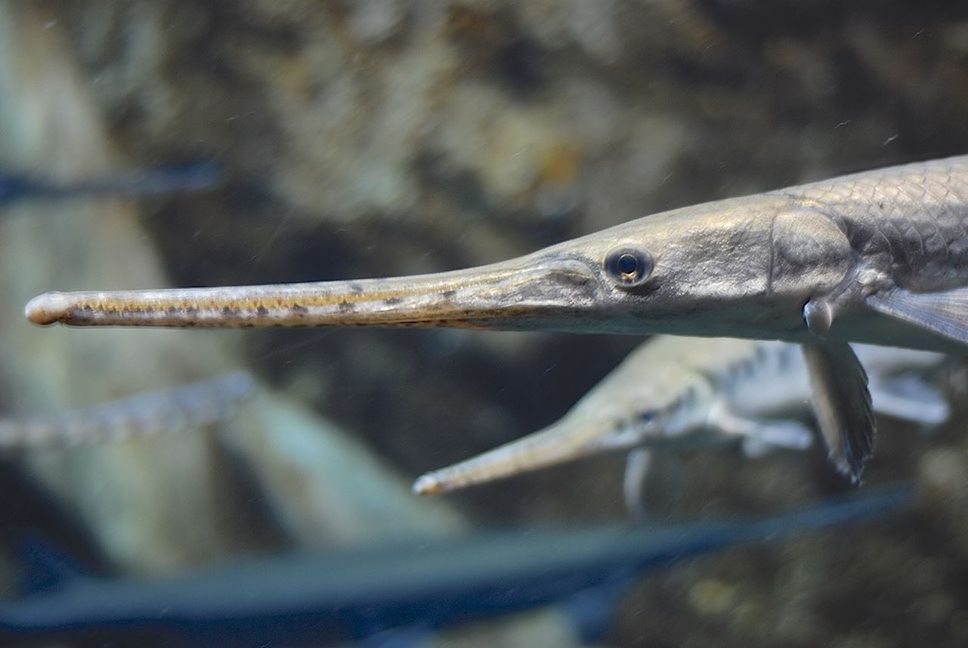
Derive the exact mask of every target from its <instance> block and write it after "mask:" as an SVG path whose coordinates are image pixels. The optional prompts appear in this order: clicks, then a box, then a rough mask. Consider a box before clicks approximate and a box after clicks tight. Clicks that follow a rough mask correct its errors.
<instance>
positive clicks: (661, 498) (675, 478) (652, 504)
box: [622, 448, 685, 522]
mask: <svg viewBox="0 0 968 648" xmlns="http://www.w3.org/2000/svg"><path fill="white" fill-rule="evenodd" d="M683 490H685V467H684V466H683V464H682V461H680V459H679V457H678V456H677V455H676V454H675V453H671V452H662V451H661V450H652V449H649V448H634V449H633V450H631V451H630V452H629V453H628V456H627V457H626V459H625V480H624V482H623V483H622V494H623V495H624V496H625V507H626V510H628V512H629V516H631V517H632V518H633V519H635V520H636V521H638V522H645V521H648V520H649V519H653V518H655V517H656V516H660V517H661V516H662V515H665V514H668V513H669V512H670V511H672V510H673V509H674V508H675V504H676V503H677V502H678V501H679V499H680V497H681V495H682V492H683Z"/></svg>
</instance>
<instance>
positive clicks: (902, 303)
mask: <svg viewBox="0 0 968 648" xmlns="http://www.w3.org/2000/svg"><path fill="white" fill-rule="evenodd" d="M867 304H868V305H869V306H870V307H871V308H873V309H874V310H876V311H877V312H879V313H882V314H884V315H887V316H889V317H893V318H895V319H899V320H901V321H903V322H907V323H909V324H914V325H916V326H920V327H921V328H924V329H927V330H929V331H932V332H934V333H937V334H938V335H941V336H943V337H946V338H948V339H950V340H954V341H955V342H960V343H962V344H968V288H958V289H956V290H948V291H946V292H930V293H913V292H909V291H907V290H902V289H900V288H897V289H894V290H891V291H890V292H886V293H883V294H874V295H871V296H870V297H868V298H867Z"/></svg>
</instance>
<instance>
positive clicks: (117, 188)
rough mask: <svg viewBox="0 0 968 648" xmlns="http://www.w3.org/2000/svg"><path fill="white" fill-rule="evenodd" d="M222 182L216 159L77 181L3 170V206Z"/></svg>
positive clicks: (0, 185)
mask: <svg viewBox="0 0 968 648" xmlns="http://www.w3.org/2000/svg"><path fill="white" fill-rule="evenodd" d="M222 182H223V178H222V174H221V173H220V171H219V169H218V166H217V165H215V163H213V162H194V163H189V164H183V165H172V166H165V167H159V168H156V169H145V170H134V171H116V172H114V173H110V174H106V175H104V176H101V177H94V178H89V179H86V180H75V181H59V180H54V179H51V178H45V177H42V176H37V175H32V174H14V173H3V172H0V207H2V206H4V205H8V204H11V203H14V202H19V201H23V200H30V199H45V200H57V199H68V198H79V197H87V196H151V195H159V194H168V193H175V192H187V191H205V190H208V189H213V188H215V187H218V186H219V185H221V184H222Z"/></svg>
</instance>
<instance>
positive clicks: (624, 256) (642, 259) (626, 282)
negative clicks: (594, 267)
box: [605, 247, 652, 287]
mask: <svg viewBox="0 0 968 648" xmlns="http://www.w3.org/2000/svg"><path fill="white" fill-rule="evenodd" d="M605 270H606V271H607V272H608V274H609V275H610V276H611V277H612V279H614V280H615V281H617V282H619V283H620V284H621V285H622V286H625V287H633V286H638V285H639V284H641V283H643V282H644V281H645V280H646V279H648V278H649V275H650V274H652V257H650V256H649V253H648V252H646V251H645V250H639V249H636V248H631V247H626V248H618V249H616V250H612V251H611V252H609V253H608V255H607V256H606V257H605Z"/></svg>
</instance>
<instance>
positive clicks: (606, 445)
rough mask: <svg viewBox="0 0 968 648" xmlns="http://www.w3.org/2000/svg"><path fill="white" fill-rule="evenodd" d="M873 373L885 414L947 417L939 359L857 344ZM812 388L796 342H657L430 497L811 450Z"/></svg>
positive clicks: (633, 490) (925, 419)
mask: <svg viewBox="0 0 968 648" xmlns="http://www.w3.org/2000/svg"><path fill="white" fill-rule="evenodd" d="M855 350H856V352H857V353H858V355H859V356H860V358H861V360H862V361H864V362H865V364H867V365H868V366H869V367H870V368H871V369H872V371H871V373H870V377H871V392H872V397H873V407H874V409H875V410H876V411H878V412H880V413H883V414H886V415H891V416H895V417H899V418H904V419H908V420H912V421H915V422H917V423H920V424H924V425H937V424H940V423H942V422H943V421H944V420H946V419H947V417H948V413H949V408H948V405H947V403H945V401H944V399H943V398H942V397H941V396H940V395H939V394H938V393H937V392H936V391H934V390H933V389H932V388H931V387H930V386H929V385H928V384H927V383H925V382H923V381H921V380H919V378H918V376H917V375H916V374H917V373H918V372H921V371H924V370H927V369H930V368H932V367H935V366H937V365H938V364H940V363H941V362H942V361H943V360H944V356H943V355H942V354H939V353H934V352H929V351H912V350H907V349H894V348H888V347H880V346H869V345H856V346H855ZM809 398H810V385H809V380H808V377H807V368H806V366H805V364H804V361H803V356H802V355H801V354H800V351H799V349H797V347H796V345H794V344H789V343H784V342H772V341H755V340H740V339H732V338H700V339H688V338H681V337H672V336H660V337H657V338H653V339H651V340H649V341H648V342H646V343H644V344H642V345H641V346H640V347H638V348H637V349H635V350H634V351H633V352H632V353H631V354H630V355H629V356H628V357H627V358H626V359H625V360H624V361H623V362H622V363H621V364H620V365H619V366H618V367H616V368H615V369H614V370H613V371H612V372H611V373H609V374H608V375H607V376H606V377H605V378H603V379H602V381H601V382H599V383H598V384H597V385H596V386H595V387H594V388H593V389H592V390H591V391H589V392H588V393H587V394H586V395H585V396H583V397H582V398H581V400H579V401H578V402H577V403H576V404H575V405H574V407H572V408H571V409H570V410H569V411H568V412H567V413H566V414H565V416H563V417H562V418H561V419H559V420H558V421H556V422H554V423H552V424H551V425H550V426H548V427H547V428H544V429H543V430H540V431H538V432H535V433H533V434H530V435H528V436H525V437H523V438H521V439H518V440H516V441H512V442H510V443H507V444H505V445H503V446H501V447H499V448H495V449H493V450H490V451H488V452H485V453H483V454H481V455H478V456H476V457H473V458H471V459H468V460H466V461H462V462H460V463H458V464H455V465H453V466H449V467H447V468H442V469H440V470H435V471H433V472H431V473H428V474H426V475H424V476H422V477H421V478H420V479H418V480H417V482H416V483H415V484H414V490H415V491H416V492H418V493H421V494H431V493H440V492H445V491H450V490H454V489H457V488H463V487H466V486H470V485H473V484H479V483H484V482H489V481H493V480H496V479H500V478H504V477H508V476H511V475H516V474H520V473H523V472H527V471H531V470H534V469H537V468H541V467H545V466H549V465H553V464H558V463H562V462H565V461H570V460H573V459H577V458H580V457H585V456H589V455H593V454H598V453H602V452H607V451H613V450H631V449H655V448H668V449H681V448H683V447H691V448H696V447H699V448H703V447H709V446H714V445H720V444H724V443H738V442H741V443H743V444H744V445H745V446H746V447H747V448H749V449H750V450H759V449H761V448H765V447H785V448H793V449H803V448H806V447H808V446H809V445H810V444H811V442H812V439H813V431H812V430H811V429H810V427H808V426H807V425H805V424H804V423H803V422H802V419H803V418H804V415H805V414H806V413H807V412H806V410H807V409H808V404H809ZM642 460H643V455H642V454H640V453H638V452H636V453H635V454H633V455H631V456H630V462H629V466H628V470H627V472H626V479H627V482H628V483H627V485H626V493H627V495H629V496H630V499H634V496H635V495H636V494H637V493H638V492H639V488H638V484H639V483H640V481H641V479H642V477H643V475H642V469H641V468H642V465H643V464H642Z"/></svg>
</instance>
